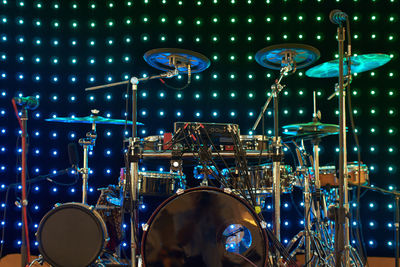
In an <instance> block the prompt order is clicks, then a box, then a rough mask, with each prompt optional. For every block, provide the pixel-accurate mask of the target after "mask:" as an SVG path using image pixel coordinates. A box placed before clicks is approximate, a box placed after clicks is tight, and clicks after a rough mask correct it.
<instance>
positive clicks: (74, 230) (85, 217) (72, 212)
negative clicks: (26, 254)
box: [36, 203, 108, 267]
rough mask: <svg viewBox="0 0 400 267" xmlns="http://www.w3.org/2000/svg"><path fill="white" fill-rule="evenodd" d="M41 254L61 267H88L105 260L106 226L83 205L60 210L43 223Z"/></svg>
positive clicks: (49, 215) (72, 204)
mask: <svg viewBox="0 0 400 267" xmlns="http://www.w3.org/2000/svg"><path fill="white" fill-rule="evenodd" d="M36 237H37V240H38V242H39V251H40V254H42V256H43V258H44V259H45V261H46V262H48V263H50V264H51V265H53V266H57V267H84V266H88V265H90V264H91V263H93V262H95V261H96V259H97V258H98V257H99V256H101V254H102V253H103V249H104V247H105V245H106V243H107V241H108V235H107V230H106V226H105V224H104V222H103V220H102V219H101V217H100V215H99V214H98V213H97V212H96V211H95V210H93V208H92V207H89V206H87V205H84V204H81V203H66V204H61V205H58V206H56V207H55V208H54V209H52V210H51V211H49V212H48V213H47V214H46V215H45V216H44V217H43V219H42V220H41V221H40V224H39V228H38V231H37V233H36Z"/></svg>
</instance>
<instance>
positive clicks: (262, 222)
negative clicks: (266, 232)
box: [260, 221, 267, 229]
mask: <svg viewBox="0 0 400 267" xmlns="http://www.w3.org/2000/svg"><path fill="white" fill-rule="evenodd" d="M260 225H261V228H262V229H266V228H267V223H266V222H265V221H261V222H260Z"/></svg>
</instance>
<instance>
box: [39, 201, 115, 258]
mask: <svg viewBox="0 0 400 267" xmlns="http://www.w3.org/2000/svg"><path fill="white" fill-rule="evenodd" d="M65 208H77V209H79V210H82V211H84V212H85V213H86V214H88V215H89V216H91V217H92V218H94V220H95V222H96V224H97V225H98V226H99V228H101V230H103V231H102V232H103V236H102V238H101V239H102V244H101V247H102V249H101V250H100V251H99V252H98V253H97V255H96V256H95V257H94V258H93V260H92V262H93V261H94V260H96V259H97V258H98V257H99V256H100V255H101V254H102V253H103V251H104V248H105V245H106V243H107V242H108V239H109V238H108V233H107V227H106V224H105V222H104V221H103V219H102V218H101V216H100V214H99V213H98V212H97V211H96V210H95V209H94V208H93V209H91V208H90V206H88V205H86V204H83V203H78V202H67V203H63V204H60V205H59V206H56V207H53V208H52V209H51V210H50V211H48V212H47V213H46V214H45V215H44V216H43V218H42V219H41V220H40V223H39V227H38V230H37V232H36V238H37V240H38V242H39V246H38V249H39V251H40V254H41V255H42V256H43V258H44V259H45V261H47V262H48V263H50V264H51V265H54V266H57V263H56V262H53V260H52V259H50V257H48V255H47V254H46V252H45V250H44V249H43V245H42V242H41V240H42V238H41V233H42V231H43V227H44V226H43V225H44V224H45V222H46V221H47V220H48V219H49V217H50V216H52V215H53V214H55V213H56V212H57V211H59V210H62V209H65Z"/></svg>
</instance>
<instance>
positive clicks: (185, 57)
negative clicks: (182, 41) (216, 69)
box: [143, 48, 210, 73]
mask: <svg viewBox="0 0 400 267" xmlns="http://www.w3.org/2000/svg"><path fill="white" fill-rule="evenodd" d="M143 58H144V60H145V61H146V62H147V64H149V65H150V66H152V67H154V68H156V69H159V70H163V71H170V70H174V69H175V68H177V69H178V71H179V72H180V73H188V66H189V65H190V71H191V73H198V72H202V71H203V70H205V69H207V68H208V67H209V66H210V60H209V59H208V58H207V57H206V56H204V55H202V54H200V53H197V52H193V51H190V50H186V49H178V48H158V49H152V50H150V51H147V52H146V53H145V54H144V56H143Z"/></svg>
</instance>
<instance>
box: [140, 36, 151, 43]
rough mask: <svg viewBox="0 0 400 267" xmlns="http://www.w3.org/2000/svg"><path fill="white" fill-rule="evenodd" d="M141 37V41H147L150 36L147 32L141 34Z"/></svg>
mask: <svg viewBox="0 0 400 267" xmlns="http://www.w3.org/2000/svg"><path fill="white" fill-rule="evenodd" d="M141 39H142V41H143V42H147V41H149V39H150V38H149V36H148V35H147V34H143V35H142V38H141Z"/></svg>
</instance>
